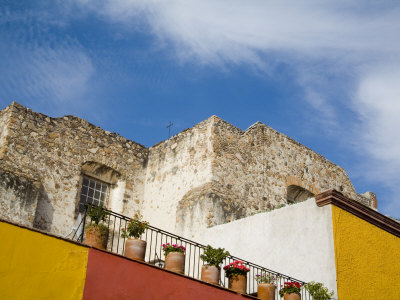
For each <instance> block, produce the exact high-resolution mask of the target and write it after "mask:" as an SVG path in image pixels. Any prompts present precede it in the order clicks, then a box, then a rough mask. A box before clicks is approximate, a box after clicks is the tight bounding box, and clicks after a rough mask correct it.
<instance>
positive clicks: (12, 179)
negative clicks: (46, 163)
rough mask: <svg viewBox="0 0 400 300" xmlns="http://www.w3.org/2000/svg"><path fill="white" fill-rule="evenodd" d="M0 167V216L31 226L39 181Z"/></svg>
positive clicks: (38, 194)
mask: <svg viewBox="0 0 400 300" xmlns="http://www.w3.org/2000/svg"><path fill="white" fill-rule="evenodd" d="M1 167H2V168H0V218H2V219H5V220H9V221H14V222H18V223H20V224H22V225H26V226H30V227H33V225H34V221H35V215H36V208H37V203H38V200H39V198H40V195H41V186H40V183H39V182H38V181H37V180H35V179H33V178H28V177H25V176H24V175H23V174H21V173H20V174H16V173H14V172H10V171H6V167H5V166H4V165H2V166H1Z"/></svg>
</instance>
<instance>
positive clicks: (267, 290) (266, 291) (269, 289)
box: [257, 283, 276, 300]
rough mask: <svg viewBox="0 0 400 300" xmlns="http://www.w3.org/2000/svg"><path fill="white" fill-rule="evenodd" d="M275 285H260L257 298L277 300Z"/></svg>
mask: <svg viewBox="0 0 400 300" xmlns="http://www.w3.org/2000/svg"><path fill="white" fill-rule="evenodd" d="M275 290H276V286H275V284H271V283H259V284H258V286H257V297H258V298H260V299H261V300H275Z"/></svg>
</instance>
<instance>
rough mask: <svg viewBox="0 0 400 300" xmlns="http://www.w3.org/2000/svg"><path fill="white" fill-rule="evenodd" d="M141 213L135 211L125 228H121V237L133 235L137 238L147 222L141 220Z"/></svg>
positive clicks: (146, 225)
mask: <svg viewBox="0 0 400 300" xmlns="http://www.w3.org/2000/svg"><path fill="white" fill-rule="evenodd" d="M141 219H142V215H141V214H139V213H135V216H134V217H133V219H130V221H129V222H128V225H127V227H126V228H122V229H121V231H122V233H121V236H122V237H123V238H130V237H134V238H135V239H139V238H140V237H141V236H142V234H143V232H144V231H145V230H146V228H147V227H148V225H149V223H148V222H145V221H142V220H141Z"/></svg>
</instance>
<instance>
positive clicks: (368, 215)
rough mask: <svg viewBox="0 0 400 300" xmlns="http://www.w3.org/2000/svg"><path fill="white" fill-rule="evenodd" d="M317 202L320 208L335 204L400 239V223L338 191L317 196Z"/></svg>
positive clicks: (329, 191)
mask: <svg viewBox="0 0 400 300" xmlns="http://www.w3.org/2000/svg"><path fill="white" fill-rule="evenodd" d="M315 202H316V203H317V205H318V206H319V207H321V206H325V205H328V204H333V205H335V206H337V207H339V208H341V209H343V210H345V211H347V212H349V213H351V214H353V215H355V216H356V217H359V218H360V219H363V220H364V221H367V222H369V223H371V224H372V225H375V226H377V227H379V228H381V229H383V230H385V231H387V232H389V233H391V234H393V235H395V236H397V237H399V238H400V223H398V222H396V221H394V220H392V219H391V218H389V217H386V216H385V215H383V214H381V213H379V212H377V211H375V210H373V209H372V208H369V207H367V206H365V205H364V204H361V203H359V202H357V201H355V200H353V199H350V198H347V197H346V196H344V195H343V194H342V193H340V192H338V191H336V190H328V191H325V192H323V193H321V194H318V195H316V196H315Z"/></svg>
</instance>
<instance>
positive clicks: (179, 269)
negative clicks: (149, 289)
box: [165, 252, 185, 274]
mask: <svg viewBox="0 0 400 300" xmlns="http://www.w3.org/2000/svg"><path fill="white" fill-rule="evenodd" d="M165 269H167V270H170V271H173V272H176V273H180V274H184V272H185V253H182V252H170V253H168V254H167V256H166V257H165Z"/></svg>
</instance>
